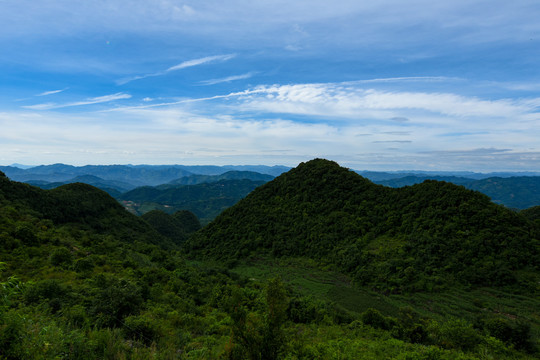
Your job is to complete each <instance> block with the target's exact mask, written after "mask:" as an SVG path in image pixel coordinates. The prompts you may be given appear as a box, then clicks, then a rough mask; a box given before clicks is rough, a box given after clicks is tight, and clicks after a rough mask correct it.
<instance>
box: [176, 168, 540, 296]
mask: <svg viewBox="0 0 540 360" xmlns="http://www.w3.org/2000/svg"><path fill="white" fill-rule="evenodd" d="M186 250H187V251H188V252H189V253H191V255H192V256H195V257H200V258H217V259H238V258H245V257H247V256H249V255H251V254H255V255H256V254H271V255H273V256H278V257H279V256H307V257H310V258H312V259H316V260H318V261H320V262H322V263H326V264H332V265H333V266H336V267H337V268H338V269H340V270H342V271H345V272H347V273H349V274H351V275H352V276H353V277H354V279H355V280H356V281H357V282H358V283H360V284H368V285H370V286H372V287H375V288H380V289H384V290H385V291H402V290H404V289H410V290H422V289H433V288H437V287H442V286H448V284H451V283H461V284H474V285H497V286H512V285H514V284H516V283H517V284H518V286H519V287H520V288H522V289H528V290H530V291H536V287H537V285H536V283H535V281H536V280H535V279H537V278H538V266H539V257H538V254H539V245H538V227H537V226H536V225H535V224H533V223H532V222H530V221H528V220H527V219H526V218H525V217H523V216H521V215H519V214H515V213H513V212H511V211H510V210H508V209H506V208H504V207H502V206H498V205H496V204H493V203H492V202H491V201H490V200H489V198H488V197H487V196H485V195H483V194H480V193H478V192H474V191H470V190H466V189H465V188H463V187H460V186H456V185H454V184H450V183H445V182H437V181H427V182H424V183H422V184H417V185H414V186H411V187H405V188H399V189H392V188H386V187H383V186H380V185H375V184H373V183H372V182H370V181H369V180H367V179H365V178H363V177H361V176H359V175H358V174H356V173H354V172H352V171H349V170H347V169H345V168H342V167H340V166H339V165H338V164H336V163H334V162H330V161H327V160H321V159H316V160H312V161H309V162H307V163H302V164H300V165H299V166H298V167H297V168H295V169H293V170H291V171H289V172H288V173H285V174H283V175H281V176H279V177H278V178H276V179H274V180H273V181H271V182H269V183H267V184H265V185H263V186H261V187H260V188H258V189H256V190H255V191H253V192H252V193H251V194H250V195H248V196H247V197H246V198H245V199H243V200H241V201H240V202H239V203H238V204H237V205H235V206H234V207H232V208H230V209H228V210H226V211H225V212H224V213H223V214H221V215H220V216H219V217H218V218H216V219H215V221H213V222H212V223H211V224H209V225H208V226H207V227H205V228H204V229H203V230H201V231H200V232H198V233H197V234H195V236H194V237H193V238H191V239H190V240H189V241H188V242H187V243H186Z"/></svg>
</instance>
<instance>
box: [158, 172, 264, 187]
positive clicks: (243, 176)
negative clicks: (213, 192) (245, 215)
mask: <svg viewBox="0 0 540 360" xmlns="http://www.w3.org/2000/svg"><path fill="white" fill-rule="evenodd" d="M272 179H274V176H272V175H267V174H260V173H257V172H254V171H227V172H226V173H223V174H221V175H189V176H184V177H181V178H180V179H176V180H173V181H171V182H170V183H169V184H170V185H169V184H167V185H162V186H160V188H162V189H163V188H167V187H169V186H171V185H172V186H174V185H196V184H202V183H212V182H218V181H221V180H251V181H264V182H266V181H270V180H272Z"/></svg>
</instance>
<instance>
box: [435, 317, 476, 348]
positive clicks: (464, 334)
mask: <svg viewBox="0 0 540 360" xmlns="http://www.w3.org/2000/svg"><path fill="white" fill-rule="evenodd" d="M432 327H433V330H434V333H435V337H436V341H437V343H438V344H439V345H440V346H441V347H443V348H446V349H461V350H464V351H470V350H473V349H474V348H475V347H476V346H477V345H478V344H479V343H480V342H481V339H482V337H481V335H480V334H479V333H478V332H477V331H476V330H475V329H474V328H473V326H472V324H471V323H469V322H467V321H465V320H463V319H451V320H449V321H447V322H445V323H443V324H441V325H440V326H437V324H436V323H433V324H432Z"/></svg>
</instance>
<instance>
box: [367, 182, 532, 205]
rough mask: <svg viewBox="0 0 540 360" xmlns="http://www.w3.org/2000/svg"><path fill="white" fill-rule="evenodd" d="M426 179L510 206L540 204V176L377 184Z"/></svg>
mask: <svg viewBox="0 0 540 360" xmlns="http://www.w3.org/2000/svg"><path fill="white" fill-rule="evenodd" d="M425 180H438V181H446V182H451V183H453V184H457V185H463V186H465V187H466V188H467V189H471V190H477V191H480V192H481V193H483V194H485V195H487V196H489V197H490V198H491V199H492V201H493V202H495V203H497V204H501V205H505V206H507V207H509V208H517V209H526V208H529V207H532V206H535V205H539V204H540V177H539V176H512V177H504V178H503V177H488V178H484V179H478V180H475V179H468V178H464V177H456V176H427V175H426V176H420V175H415V176H405V177H400V178H393V179H387V180H377V181H375V182H376V183H377V184H380V185H385V186H390V187H403V186H410V185H414V184H419V183H422V182H424V181H425Z"/></svg>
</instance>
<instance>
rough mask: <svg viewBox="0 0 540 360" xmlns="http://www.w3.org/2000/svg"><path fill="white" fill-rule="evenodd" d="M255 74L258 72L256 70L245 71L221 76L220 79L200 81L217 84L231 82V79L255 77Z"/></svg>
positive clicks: (206, 83) (205, 83)
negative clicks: (239, 73)
mask: <svg viewBox="0 0 540 360" xmlns="http://www.w3.org/2000/svg"><path fill="white" fill-rule="evenodd" d="M255 74H256V73H255V72H248V73H245V74H242V75H232V76H227V77H224V78H220V79H210V80H204V81H201V82H200V83H201V84H202V85H215V84H221V83H228V82H231V81H237V80H244V79H249V78H251V77H253V75H255Z"/></svg>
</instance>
